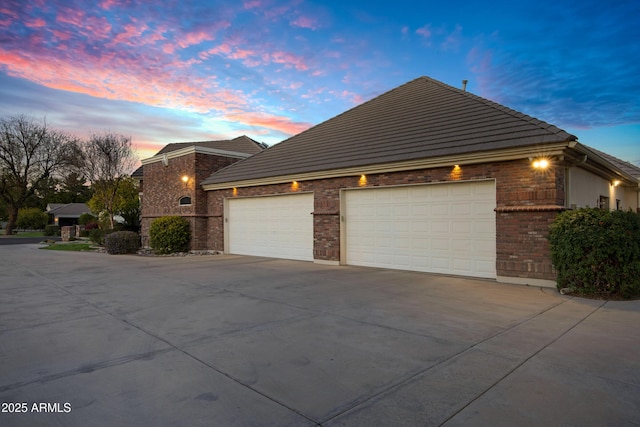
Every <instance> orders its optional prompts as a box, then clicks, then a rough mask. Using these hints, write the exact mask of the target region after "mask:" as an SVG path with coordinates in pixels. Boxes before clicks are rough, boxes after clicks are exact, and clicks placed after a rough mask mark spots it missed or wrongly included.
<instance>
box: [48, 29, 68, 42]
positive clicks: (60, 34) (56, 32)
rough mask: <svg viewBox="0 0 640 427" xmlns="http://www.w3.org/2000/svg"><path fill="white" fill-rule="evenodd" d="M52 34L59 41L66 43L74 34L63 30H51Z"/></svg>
mask: <svg viewBox="0 0 640 427" xmlns="http://www.w3.org/2000/svg"><path fill="white" fill-rule="evenodd" d="M51 34H53V35H54V36H55V37H56V38H57V39H58V40H62V41H66V40H69V39H70V38H71V37H72V34H71V33H70V32H68V31H62V30H51Z"/></svg>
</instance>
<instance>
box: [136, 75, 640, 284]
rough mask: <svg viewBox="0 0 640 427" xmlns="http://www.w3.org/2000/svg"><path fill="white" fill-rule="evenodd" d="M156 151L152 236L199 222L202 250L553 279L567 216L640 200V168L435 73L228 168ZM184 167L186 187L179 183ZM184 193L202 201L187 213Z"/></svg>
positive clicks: (148, 175)
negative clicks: (174, 220)
mask: <svg viewBox="0 0 640 427" xmlns="http://www.w3.org/2000/svg"><path fill="white" fill-rule="evenodd" d="M159 156H160V157H161V153H159V154H158V155H157V156H155V157H154V158H152V159H148V160H146V161H143V164H144V181H145V182H148V183H152V185H154V186H155V187H157V188H156V189H155V190H153V191H154V196H153V198H152V199H149V198H148V195H147V191H149V187H148V184H145V195H144V199H143V200H144V202H143V235H145V232H148V224H149V220H150V219H152V218H154V217H157V216H161V215H168V214H180V215H184V216H187V217H192V218H194V220H195V221H194V222H193V225H194V228H193V242H192V247H193V248H194V249H196V248H207V249H212V250H219V251H224V252H226V253H235V254H246V255H258V256H269V257H280V258H289V259H300V260H308V261H314V262H317V263H327V264H334V265H345V264H349V265H362V266H372V267H383V268H395V269H405V270H414V271H425V272H432V273H442V274H454V275H461V276H471V277H485V278H491V279H496V280H498V281H503V282H509V283H522V284H532V285H542V286H554V285H555V282H554V280H555V273H554V271H553V269H552V266H551V260H550V255H549V247H548V243H547V240H546V238H547V236H548V228H549V224H550V223H551V222H552V221H553V219H554V218H555V216H556V215H557V213H558V212H560V211H562V210H565V209H571V208H576V207H583V206H601V207H607V208H611V209H616V208H617V209H629V208H630V209H633V210H637V209H638V208H639V207H640V204H639V200H638V190H639V184H640V168H637V167H635V166H633V165H631V164H629V163H625V162H623V161H621V160H619V159H616V158H614V157H612V156H609V155H607V154H605V153H602V152H599V151H597V150H594V149H592V148H589V147H587V146H585V145H583V144H581V143H579V142H578V141H577V138H576V137H575V136H573V135H570V134H568V133H567V132H565V131H563V130H561V129H558V128H557V127H555V126H553V125H550V124H548V123H545V122H542V121H540V120H537V119H534V118H532V117H529V116H527V115H524V114H522V113H519V112H517V111H514V110H511V109H509V108H507V107H504V106H501V105H499V104H496V103H494V102H491V101H488V100H486V99H483V98H481V97H478V96H476V95H473V94H471V93H469V92H466V91H463V90H459V89H456V88H453V87H451V86H448V85H446V84H443V83H441V82H438V81H436V80H433V79H430V78H428V77H420V78H418V79H416V80H413V81H411V82H409V83H406V84H404V85H402V86H400V87H398V88H396V89H393V90H391V91H389V92H387V93H385V94H382V95H380V96H378V97H377V98H375V99H372V100H370V101H368V102H366V103H364V104H361V105H359V106H357V107H355V108H353V109H351V110H349V111H347V112H345V113H342V114H340V115H338V116H336V117H334V118H332V119H329V120H327V121H326V122H323V123H321V124H319V125H317V126H314V127H312V128H310V129H308V130H306V131H304V132H302V133H300V134H298V135H295V136H293V137H291V138H289V139H287V140H285V141H283V142H281V143H280V144H277V145H274V146H272V147H270V148H268V149H266V150H256V154H254V155H252V156H249V157H246V158H244V159H242V160H241V161H237V162H236V160H239V159H238V158H234V159H226V160H225V161H224V162H227V163H226V164H229V163H233V165H231V166H229V167H225V168H221V167H222V166H226V164H225V165H222V164H221V163H224V162H222V159H219V160H216V161H213V160H212V159H209V160H206V161H205V159H204V158H203V159H202V160H200V163H198V159H195V161H194V158H193V157H189V158H188V157H186V156H181V157H180V159H181V160H180V161H179V162H178V161H176V162H175V167H174V168H173V169H170V168H168V167H167V166H162V164H161V162H160V161H159V160H158V158H159ZM218 157H220V156H218ZM153 159H155V160H153ZM151 160H153V161H151ZM172 160H173V159H172ZM231 160H233V161H231ZM170 161H171V160H170ZM218 162H221V163H220V164H219V163H218ZM170 165H171V163H170ZM198 165H199V166H198ZM149 166H151V167H149ZM188 167H192V168H196V169H197V170H198V171H199V172H198V179H196V180H195V181H194V184H195V186H194V187H188V190H189V191H190V193H187V187H185V188H184V190H183V189H182V188H181V187H180V186H181V185H183V184H180V182H179V180H177V177H178V176H180V174H181V173H182V172H179V169H180V168H188ZM147 168H149V169H147ZM207 169H208V171H207ZM180 170H181V169H180ZM207 172H208V173H207ZM168 175H170V178H168ZM207 175H210V176H207ZM172 180H173V181H172ZM183 193H184V194H188V195H190V196H191V197H192V201H193V203H194V204H195V205H197V206H195V207H194V206H191V207H189V208H188V209H185V210H184V211H183V210H182V209H183V208H182V207H180V206H179V205H178V200H179V197H180V194H183ZM145 221H146V222H145ZM145 224H146V225H145Z"/></svg>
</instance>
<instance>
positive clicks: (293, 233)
mask: <svg viewBox="0 0 640 427" xmlns="http://www.w3.org/2000/svg"><path fill="white" fill-rule="evenodd" d="M228 204H229V212H228V233H229V252H230V253H233V254H241V255H254V256H266V257H273V258H287V259H298V260H305V261H312V260H313V217H312V215H311V212H312V211H313V194H296V195H291V196H289V195H287V196H273V197H254V198H245V199H230V200H229V201H228Z"/></svg>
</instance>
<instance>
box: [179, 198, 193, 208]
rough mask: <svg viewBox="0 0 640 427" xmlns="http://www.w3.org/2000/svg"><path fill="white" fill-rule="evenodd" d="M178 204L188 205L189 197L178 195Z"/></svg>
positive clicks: (189, 202)
mask: <svg viewBox="0 0 640 427" xmlns="http://www.w3.org/2000/svg"><path fill="white" fill-rule="evenodd" d="M178 204H179V205H180V206H188V205H190V204H191V197H189V196H183V197H180V200H179V201H178Z"/></svg>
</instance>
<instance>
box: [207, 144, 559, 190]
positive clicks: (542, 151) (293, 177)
mask: <svg viewBox="0 0 640 427" xmlns="http://www.w3.org/2000/svg"><path fill="white" fill-rule="evenodd" d="M567 146H568V143H566V142H562V143H556V144H549V145H546V146H544V147H542V148H541V147H525V148H510V149H505V150H500V151H484V152H480V153H470V154H457V155H449V156H441V157H431V158H426V159H417V160H408V161H402V162H392V163H382V164H375V165H364V166H354V167H349V168H341V169H334V170H322V171H317V172H304V173H298V174H290V175H280V176H273V177H266V178H257V179H247V180H241V181H235V182H223V183H215V184H202V188H203V189H204V190H205V191H210V190H223V189H228V188H233V187H236V188H238V187H253V186H259V185H270V184H282V183H286V182H291V181H309V180H314V179H327V178H338V177H344V176H358V175H370V174H377V173H390V172H402V171H409V170H416V169H431V168H437V167H447V166H453V165H460V166H464V165H471V164H478V163H488V162H502V161H508V160H521V159H528V158H529V157H532V156H547V157H551V156H561V155H563V150H564V149H565V148H567Z"/></svg>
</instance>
